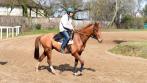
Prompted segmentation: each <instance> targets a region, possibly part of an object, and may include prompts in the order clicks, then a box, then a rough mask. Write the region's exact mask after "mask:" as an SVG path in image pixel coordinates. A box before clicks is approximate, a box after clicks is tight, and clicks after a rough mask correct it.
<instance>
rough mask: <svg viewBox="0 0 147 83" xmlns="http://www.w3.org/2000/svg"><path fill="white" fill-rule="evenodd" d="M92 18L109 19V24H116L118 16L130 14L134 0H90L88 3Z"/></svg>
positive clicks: (118, 19)
mask: <svg viewBox="0 0 147 83" xmlns="http://www.w3.org/2000/svg"><path fill="white" fill-rule="evenodd" d="M89 8H90V16H91V17H92V20H102V21H110V24H109V25H113V24H116V23H117V24H118V22H120V17H121V16H125V15H132V14H133V11H134V9H135V0H91V1H90V3H89Z"/></svg>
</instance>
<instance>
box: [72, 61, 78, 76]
mask: <svg viewBox="0 0 147 83" xmlns="http://www.w3.org/2000/svg"><path fill="white" fill-rule="evenodd" d="M77 65H78V59H76V58H75V63H74V70H73V73H74V74H75V73H76V72H77Z"/></svg>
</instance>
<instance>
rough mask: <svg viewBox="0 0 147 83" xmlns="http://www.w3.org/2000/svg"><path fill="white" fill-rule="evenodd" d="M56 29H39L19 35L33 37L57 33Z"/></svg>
mask: <svg viewBox="0 0 147 83" xmlns="http://www.w3.org/2000/svg"><path fill="white" fill-rule="evenodd" d="M58 32H59V29H58V28H52V29H40V30H37V29H35V30H31V31H27V32H23V33H21V35H35V34H47V33H58Z"/></svg>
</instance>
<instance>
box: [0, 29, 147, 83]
mask: <svg viewBox="0 0 147 83" xmlns="http://www.w3.org/2000/svg"><path fill="white" fill-rule="evenodd" d="M35 37H36V36H24V37H18V38H14V39H9V40H2V41H0V83H147V59H143V58H138V57H127V56H116V55H113V54H111V53H108V52H107V50H108V49H110V48H112V47H113V46H114V45H116V44H117V43H119V42H122V41H130V40H131V41H144V40H147V32H145V31H142V32H104V33H103V39H104V42H103V43H102V44H99V43H98V42H97V41H96V40H94V39H90V40H89V41H88V43H87V46H86V49H85V50H84V52H83V54H82V58H83V59H84V60H85V68H84V72H83V76H79V77H75V76H73V75H72V68H73V64H74V63H73V62H74V58H73V57H72V56H70V55H64V56H61V54H60V53H57V52H56V51H53V59H52V61H53V65H54V66H55V68H56V70H57V71H58V73H59V75H56V76H55V75H52V74H51V73H50V72H49V71H48V69H47V66H48V64H47V63H46V60H44V61H43V62H42V64H41V66H42V67H44V69H42V70H40V71H39V72H35V70H34V67H35V65H36V60H35V59H34V58H33V51H34V39H35Z"/></svg>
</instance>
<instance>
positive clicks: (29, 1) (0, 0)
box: [0, 0, 39, 8]
mask: <svg viewBox="0 0 147 83" xmlns="http://www.w3.org/2000/svg"><path fill="white" fill-rule="evenodd" d="M24 3H25V5H26V6H27V7H31V8H38V7H39V6H38V4H37V3H35V2H34V1H33V0H0V6H22V5H24Z"/></svg>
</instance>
